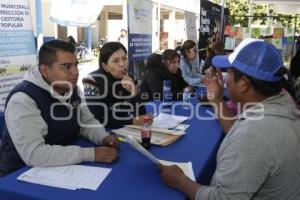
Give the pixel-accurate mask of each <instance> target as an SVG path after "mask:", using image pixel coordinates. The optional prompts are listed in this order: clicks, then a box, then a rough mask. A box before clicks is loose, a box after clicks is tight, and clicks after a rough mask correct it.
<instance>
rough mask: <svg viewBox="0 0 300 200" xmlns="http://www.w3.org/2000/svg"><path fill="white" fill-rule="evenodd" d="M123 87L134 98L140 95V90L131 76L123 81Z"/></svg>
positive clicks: (125, 77) (127, 76)
mask: <svg viewBox="0 0 300 200" xmlns="http://www.w3.org/2000/svg"><path fill="white" fill-rule="evenodd" d="M121 84H122V87H123V88H124V89H125V90H127V91H128V92H129V93H130V94H131V95H132V96H136V95H137V93H138V90H137V88H136V86H135V84H134V81H133V79H132V78H131V77H130V76H129V75H126V76H124V77H123V79H122V80H121Z"/></svg>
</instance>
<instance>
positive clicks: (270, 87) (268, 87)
mask: <svg viewBox="0 0 300 200" xmlns="http://www.w3.org/2000/svg"><path fill="white" fill-rule="evenodd" d="M230 69H231V70H232V71H233V74H234V81H235V82H237V81H238V80H240V79H241V78H242V76H245V77H246V78H247V79H249V81H250V83H251V85H252V86H253V88H254V90H255V91H256V92H257V93H258V94H260V95H262V96H266V97H268V96H273V95H276V94H278V93H279V92H280V91H281V90H282V88H283V80H280V81H275V82H268V81H262V80H259V79H257V78H254V77H252V76H249V75H247V74H244V73H243V72H241V71H240V70H238V69H236V68H234V67H232V68H230ZM282 71H284V68H282ZM278 73H283V72H281V70H279V72H278Z"/></svg>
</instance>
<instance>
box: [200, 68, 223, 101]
mask: <svg viewBox="0 0 300 200" xmlns="http://www.w3.org/2000/svg"><path fill="white" fill-rule="evenodd" d="M205 73H206V76H205V80H204V84H205V85H206V88H207V98H208V100H209V101H210V102H213V103H219V102H222V101H223V87H224V86H223V85H224V83H223V76H222V72H221V70H219V69H218V70H215V69H214V68H212V67H210V68H209V69H207V70H206V71H205Z"/></svg>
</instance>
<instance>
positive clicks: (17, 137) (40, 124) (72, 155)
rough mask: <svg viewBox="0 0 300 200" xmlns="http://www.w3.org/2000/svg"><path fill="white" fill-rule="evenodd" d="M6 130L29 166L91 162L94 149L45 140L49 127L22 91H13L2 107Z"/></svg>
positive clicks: (93, 158) (34, 104) (93, 156)
mask: <svg viewBox="0 0 300 200" xmlns="http://www.w3.org/2000/svg"><path fill="white" fill-rule="evenodd" d="M5 121H6V125H7V129H8V132H9V134H10V136H11V139H12V141H13V143H14V145H15V148H16V150H17V151H18V153H19V155H20V156H21V158H22V160H23V161H24V162H25V163H26V165H29V166H57V165H67V164H77V163H81V162H83V161H94V160H95V150H94V148H82V147H79V146H75V145H70V146H61V145H49V144H46V143H45V139H44V137H45V136H46V135H47V133H48V126H47V124H46V122H45V121H44V119H43V118H42V116H41V111H40V110H39V109H38V108H37V105H36V103H35V102H34V101H33V100H32V99H31V98H30V97H29V96H28V95H26V94H24V93H21V92H19V93H16V94H14V95H13V96H12V97H11V98H10V101H9V102H8V104H7V106H6V109H5Z"/></svg>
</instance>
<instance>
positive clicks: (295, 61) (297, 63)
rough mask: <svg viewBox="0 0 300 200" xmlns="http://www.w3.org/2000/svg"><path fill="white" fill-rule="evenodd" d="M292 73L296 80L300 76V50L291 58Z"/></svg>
mask: <svg viewBox="0 0 300 200" xmlns="http://www.w3.org/2000/svg"><path fill="white" fill-rule="evenodd" d="M290 73H291V76H292V77H293V78H294V80H296V79H297V78H298V77H300V51H298V52H297V53H296V55H295V56H294V57H293V58H292V60H291V64H290Z"/></svg>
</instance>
